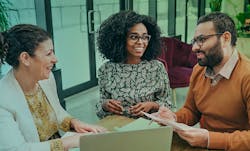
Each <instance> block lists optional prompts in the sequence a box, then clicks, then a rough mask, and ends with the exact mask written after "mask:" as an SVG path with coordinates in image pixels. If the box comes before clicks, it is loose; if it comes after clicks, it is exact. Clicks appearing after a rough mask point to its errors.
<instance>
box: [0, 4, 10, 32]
mask: <svg viewBox="0 0 250 151" xmlns="http://www.w3.org/2000/svg"><path fill="white" fill-rule="evenodd" d="M11 5H12V4H11V3H10V2H9V1H8V0H5V1H4V0H1V1H0V31H4V30H6V29H8V27H9V20H8V13H7V11H8V10H9V8H10V7H11Z"/></svg>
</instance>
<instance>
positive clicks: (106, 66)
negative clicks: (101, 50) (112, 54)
mask: <svg viewBox="0 0 250 151" xmlns="http://www.w3.org/2000/svg"><path fill="white" fill-rule="evenodd" d="M114 66H115V63H114V62H111V61H107V62H104V63H103V64H102V65H101V66H100V68H99V70H107V69H109V68H114Z"/></svg>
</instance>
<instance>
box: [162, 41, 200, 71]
mask: <svg viewBox="0 0 250 151" xmlns="http://www.w3.org/2000/svg"><path fill="white" fill-rule="evenodd" d="M161 52H162V53H161V55H160V56H159V59H162V60H165V61H166V62H167V66H168V68H172V67H174V66H183V67H190V68H192V67H193V66H194V65H195V64H196V63H197V58H196V55H195V54H194V53H193V52H192V45H190V44H187V43H184V42H182V41H180V40H178V39H176V38H170V37H162V38H161Z"/></svg>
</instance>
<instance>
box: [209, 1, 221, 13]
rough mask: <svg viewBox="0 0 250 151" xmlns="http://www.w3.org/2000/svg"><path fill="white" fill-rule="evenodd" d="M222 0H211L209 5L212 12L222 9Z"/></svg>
mask: <svg viewBox="0 0 250 151" xmlns="http://www.w3.org/2000/svg"><path fill="white" fill-rule="evenodd" d="M221 3H222V0H210V2H209V6H210V9H211V11H212V12H215V11H220V10H221Z"/></svg>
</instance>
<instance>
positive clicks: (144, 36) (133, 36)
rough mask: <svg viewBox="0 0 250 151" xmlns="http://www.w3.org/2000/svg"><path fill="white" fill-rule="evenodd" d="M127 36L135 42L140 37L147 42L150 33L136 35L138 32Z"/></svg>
mask: <svg viewBox="0 0 250 151" xmlns="http://www.w3.org/2000/svg"><path fill="white" fill-rule="evenodd" d="M128 38H129V39H130V40H131V41H133V42H137V41H139V39H141V40H142V41H143V42H149V41H150V38H151V35H147V34H145V35H142V36H140V35H138V34H130V35H128Z"/></svg>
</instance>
